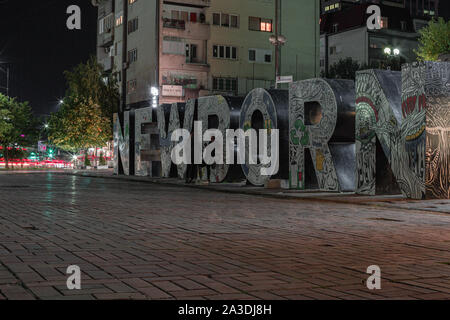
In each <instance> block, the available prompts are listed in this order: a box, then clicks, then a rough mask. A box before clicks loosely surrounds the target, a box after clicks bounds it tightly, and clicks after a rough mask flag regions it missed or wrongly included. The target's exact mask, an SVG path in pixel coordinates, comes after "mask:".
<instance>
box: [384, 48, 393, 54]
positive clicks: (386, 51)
mask: <svg viewBox="0 0 450 320" xmlns="http://www.w3.org/2000/svg"><path fill="white" fill-rule="evenodd" d="M384 53H385V54H387V55H391V53H392V50H391V48H384Z"/></svg>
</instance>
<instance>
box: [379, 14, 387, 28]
mask: <svg viewBox="0 0 450 320" xmlns="http://www.w3.org/2000/svg"><path fill="white" fill-rule="evenodd" d="M380 26H381V29H387V28H388V27H389V20H388V18H387V17H381V18H380Z"/></svg>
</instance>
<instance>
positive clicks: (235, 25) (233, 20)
mask: <svg viewBox="0 0 450 320" xmlns="http://www.w3.org/2000/svg"><path fill="white" fill-rule="evenodd" d="M230 17H231V22H230V27H231V28H239V18H238V16H235V15H230Z"/></svg>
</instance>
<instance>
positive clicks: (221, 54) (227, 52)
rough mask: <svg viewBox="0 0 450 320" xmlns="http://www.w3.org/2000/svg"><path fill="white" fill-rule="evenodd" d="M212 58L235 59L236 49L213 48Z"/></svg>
mask: <svg viewBox="0 0 450 320" xmlns="http://www.w3.org/2000/svg"><path fill="white" fill-rule="evenodd" d="M213 57H214V58H222V59H230V60H236V59H237V48H236V47H233V46H219V45H214V46H213Z"/></svg>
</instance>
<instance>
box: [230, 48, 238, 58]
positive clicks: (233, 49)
mask: <svg viewBox="0 0 450 320" xmlns="http://www.w3.org/2000/svg"><path fill="white" fill-rule="evenodd" d="M231 59H237V48H236V47H232V50H231Z"/></svg>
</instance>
